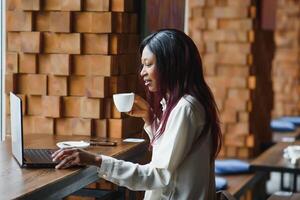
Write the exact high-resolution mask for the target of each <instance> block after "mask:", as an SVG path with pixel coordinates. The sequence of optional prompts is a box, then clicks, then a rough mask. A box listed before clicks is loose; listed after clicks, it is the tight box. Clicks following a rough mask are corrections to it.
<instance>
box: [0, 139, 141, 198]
mask: <svg viewBox="0 0 300 200" xmlns="http://www.w3.org/2000/svg"><path fill="white" fill-rule="evenodd" d="M89 139H90V138H89V137H84V136H51V135H26V136H25V147H26V148H50V149H52V148H57V147H56V143H57V142H59V141H66V140H89ZM113 141H116V142H117V143H118V144H117V146H114V147H108V146H96V147H89V148H87V150H89V151H91V152H94V153H99V154H103V155H108V156H112V157H115V158H120V159H125V160H132V161H134V160H138V159H137V158H138V157H140V156H142V155H143V154H144V153H145V152H146V148H147V145H146V142H143V143H125V142H122V140H121V139H114V140H113ZM96 169H97V168H96V167H82V168H71V169H65V170H56V169H25V168H20V166H19V165H18V163H17V162H16V160H15V159H14V158H13V157H12V154H11V142H10V138H9V137H8V138H7V139H6V140H5V141H4V142H1V143H0V180H1V181H0V199H15V198H20V199H40V198H42V197H43V199H60V198H62V197H64V196H67V195H69V194H71V193H73V192H75V191H77V190H78V189H80V188H82V187H84V186H86V185H88V184H90V183H92V182H94V181H96V180H97V179H98V176H97V172H96Z"/></svg>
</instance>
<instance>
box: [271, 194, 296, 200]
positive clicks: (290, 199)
mask: <svg viewBox="0 0 300 200" xmlns="http://www.w3.org/2000/svg"><path fill="white" fill-rule="evenodd" d="M299 199H300V193H294V194H291V195H284V196H283V195H272V196H270V197H269V198H268V200H299Z"/></svg>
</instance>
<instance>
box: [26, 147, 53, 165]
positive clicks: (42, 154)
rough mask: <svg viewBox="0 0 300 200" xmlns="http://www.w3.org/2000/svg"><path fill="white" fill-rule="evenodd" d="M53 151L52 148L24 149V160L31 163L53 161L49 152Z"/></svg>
mask: <svg viewBox="0 0 300 200" xmlns="http://www.w3.org/2000/svg"><path fill="white" fill-rule="evenodd" d="M54 152H55V150H54V149H24V155H25V159H26V161H27V162H32V163H53V161H52V158H51V154H52V153H54Z"/></svg>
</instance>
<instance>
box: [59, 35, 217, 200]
mask: <svg viewBox="0 0 300 200" xmlns="http://www.w3.org/2000/svg"><path fill="white" fill-rule="evenodd" d="M140 52H141V54H142V57H141V62H142V65H141V69H140V76H141V78H142V80H143V81H144V84H145V87H146V93H147V101H146V100H144V99H143V98H141V97H139V96H136V98H135V103H134V106H133V109H132V111H130V112H129V113H127V114H129V115H131V116H134V117H142V118H143V120H144V121H145V126H144V129H145V131H146V132H147V134H148V136H149V138H150V141H151V146H152V159H151V162H150V163H149V164H146V165H139V164H134V163H131V162H125V161H122V160H117V159H114V158H111V157H108V156H104V155H94V154H91V153H88V152H86V151H84V150H79V149H65V150H58V151H57V152H55V153H54V154H53V158H54V161H60V163H59V164H58V165H57V168H66V167H68V166H70V165H74V164H87V165H96V166H98V167H99V168H98V173H99V176H100V177H102V178H104V179H106V180H109V181H111V182H113V183H115V184H118V185H121V186H126V187H127V188H129V189H132V190H146V192H145V199H184V200H194V199H195V200H196V199H197V200H198V199H200V200H207V199H209V200H213V199H215V181H214V178H215V176H214V159H215V158H216V156H217V154H218V152H219V150H220V145H221V131H220V126H219V119H218V113H217V107H216V103H215V101H214V98H213V95H212V93H211V91H210V89H209V87H208V86H207V84H206V83H205V81H204V76H203V69H202V63H201V58H200V55H199V53H198V50H197V47H196V46H195V44H194V43H193V41H192V40H191V39H190V38H189V37H188V36H187V35H186V34H184V33H183V32H181V31H178V30H174V29H165V30H161V31H158V32H156V33H153V34H151V35H150V36H148V37H147V38H145V39H144V41H143V42H142V44H141V46H140Z"/></svg>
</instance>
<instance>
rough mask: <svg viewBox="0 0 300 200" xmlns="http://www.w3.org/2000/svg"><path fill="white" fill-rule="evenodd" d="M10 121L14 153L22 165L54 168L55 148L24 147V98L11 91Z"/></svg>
mask: <svg viewBox="0 0 300 200" xmlns="http://www.w3.org/2000/svg"><path fill="white" fill-rule="evenodd" d="M10 113H11V115H10V121H11V122H10V123H11V147H12V154H13V156H14V157H15V159H16V160H17V162H18V163H19V165H20V166H21V167H35V168H44V167H47V168H52V167H55V165H57V164H58V163H54V162H53V161H52V158H51V154H52V153H53V152H54V151H55V149H24V139H23V120H22V118H23V116H22V100H21V98H20V97H18V96H17V95H15V94H13V93H10Z"/></svg>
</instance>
